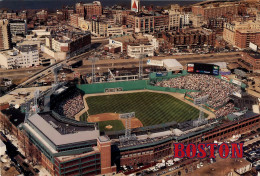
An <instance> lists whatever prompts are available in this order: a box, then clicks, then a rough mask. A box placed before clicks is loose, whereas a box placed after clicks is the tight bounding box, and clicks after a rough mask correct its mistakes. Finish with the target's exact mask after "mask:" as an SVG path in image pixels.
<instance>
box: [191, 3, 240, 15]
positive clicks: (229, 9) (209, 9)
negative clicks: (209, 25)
mask: <svg viewBox="0 0 260 176" xmlns="http://www.w3.org/2000/svg"><path fill="white" fill-rule="evenodd" d="M238 6H239V5H238V4H237V3H234V2H224V3H223V2H222V3H219V2H205V3H201V4H200V5H194V6H192V13H193V14H194V15H199V14H201V15H202V16H204V19H208V18H217V17H222V16H226V15H228V14H229V15H230V14H231V15H237V14H238Z"/></svg>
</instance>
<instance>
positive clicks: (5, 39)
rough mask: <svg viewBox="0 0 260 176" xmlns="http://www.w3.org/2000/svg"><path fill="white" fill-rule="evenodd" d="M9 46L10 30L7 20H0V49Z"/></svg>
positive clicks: (5, 48)
mask: <svg viewBox="0 0 260 176" xmlns="http://www.w3.org/2000/svg"><path fill="white" fill-rule="evenodd" d="M10 48H11V32H10V24H9V22H8V20H0V51H1V50H7V49H10Z"/></svg>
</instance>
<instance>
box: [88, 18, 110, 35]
mask: <svg viewBox="0 0 260 176" xmlns="http://www.w3.org/2000/svg"><path fill="white" fill-rule="evenodd" d="M107 27H108V24H107V23H106V22H104V21H101V20H96V19H92V20H91V33H92V34H93V35H95V36H97V37H106V36H107Z"/></svg>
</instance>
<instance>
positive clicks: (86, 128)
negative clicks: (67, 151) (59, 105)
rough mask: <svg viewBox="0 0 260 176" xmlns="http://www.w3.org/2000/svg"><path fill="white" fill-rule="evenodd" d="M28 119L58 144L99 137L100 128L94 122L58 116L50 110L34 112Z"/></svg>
mask: <svg viewBox="0 0 260 176" xmlns="http://www.w3.org/2000/svg"><path fill="white" fill-rule="evenodd" d="M28 121H29V122H30V123H32V124H33V125H34V126H35V127H36V128H37V129H38V130H39V131H40V132H41V133H42V134H43V135H44V136H45V137H47V138H48V139H49V140H50V141H51V142H52V143H53V144H55V145H56V146H58V145H66V144H73V143H80V142H84V141H89V140H96V139H97V138H98V137H99V130H97V129H96V128H95V125H94V124H89V123H83V122H78V121H76V120H72V119H68V118H64V117H60V118H58V116H57V115H55V114H54V113H50V112H47V113H40V114H34V115H32V116H31V117H29V118H28ZM35 132H36V131H35Z"/></svg>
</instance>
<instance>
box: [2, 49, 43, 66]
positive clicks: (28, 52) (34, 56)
mask: <svg viewBox="0 0 260 176" xmlns="http://www.w3.org/2000/svg"><path fill="white" fill-rule="evenodd" d="M0 65H1V68H6V69H14V68H25V67H33V66H37V65H40V61H39V52H38V49H37V45H21V46H18V47H16V48H14V49H13V50H7V51H3V52H0Z"/></svg>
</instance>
